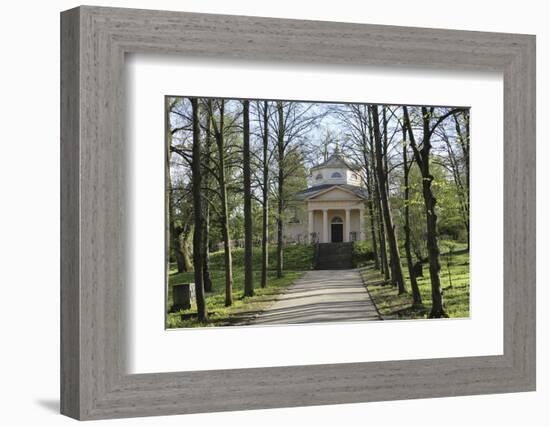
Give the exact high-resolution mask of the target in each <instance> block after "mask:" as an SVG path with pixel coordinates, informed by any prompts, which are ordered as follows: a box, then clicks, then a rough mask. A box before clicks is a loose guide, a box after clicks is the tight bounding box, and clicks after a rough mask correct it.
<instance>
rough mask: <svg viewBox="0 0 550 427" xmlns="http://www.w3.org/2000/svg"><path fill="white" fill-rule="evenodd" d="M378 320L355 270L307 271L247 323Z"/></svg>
mask: <svg viewBox="0 0 550 427" xmlns="http://www.w3.org/2000/svg"><path fill="white" fill-rule="evenodd" d="M361 320H380V317H379V315H378V312H377V310H376V307H375V306H374V303H373V302H372V300H371V298H370V295H369V294H368V292H367V290H366V289H365V286H364V285H363V281H362V279H361V276H360V274H359V272H358V271H357V270H315V271H308V272H307V273H305V274H304V275H303V276H302V277H301V278H300V279H298V280H297V281H296V282H295V283H294V284H293V285H291V286H290V287H289V288H288V289H287V290H286V292H285V293H284V294H282V295H281V296H280V297H279V298H278V299H277V300H276V301H275V302H274V303H273V305H271V307H269V308H267V309H266V310H265V311H263V312H262V313H260V314H259V315H258V316H256V317H255V318H253V319H251V320H250V321H248V322H247V324H250V325H268V324H274V325H275V324H279V325H280V324H302V323H320V322H352V321H361Z"/></svg>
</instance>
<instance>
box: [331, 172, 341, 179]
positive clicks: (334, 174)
mask: <svg viewBox="0 0 550 427" xmlns="http://www.w3.org/2000/svg"><path fill="white" fill-rule="evenodd" d="M331 177H332V178H342V174H341V173H340V172H334V173H333V174H332V175H331Z"/></svg>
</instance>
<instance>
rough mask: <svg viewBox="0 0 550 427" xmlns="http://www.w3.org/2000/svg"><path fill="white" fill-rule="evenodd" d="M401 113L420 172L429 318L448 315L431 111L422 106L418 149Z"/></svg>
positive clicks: (405, 116) (406, 121)
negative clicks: (442, 276)
mask: <svg viewBox="0 0 550 427" xmlns="http://www.w3.org/2000/svg"><path fill="white" fill-rule="evenodd" d="M432 111H433V110H432ZM403 114H404V120H405V123H406V126H407V130H408V133H409V140H410V142H411V147H412V148H413V152H414V157H415V160H416V162H417V164H418V166H419V168H420V172H421V173H422V196H423V198H424V209H425V212H426V246H427V249H428V260H429V264H430V268H429V270H430V281H431V283H432V309H431V311H430V318H440V317H448V316H447V313H445V310H444V309H443V298H442V296H441V281H440V278H439V271H440V270H441V264H440V261H439V246H438V243H437V215H436V212H435V207H436V203H437V200H436V198H435V196H434V194H433V191H432V181H433V176H432V175H431V174H430V150H431V147H432V146H431V141H430V140H431V134H432V132H431V129H430V120H431V112H428V109H427V108H426V107H422V127H423V138H422V149H420V150H419V149H418V147H417V145H416V141H415V138H414V134H413V131H412V126H411V123H410V118H409V113H408V109H407V107H403Z"/></svg>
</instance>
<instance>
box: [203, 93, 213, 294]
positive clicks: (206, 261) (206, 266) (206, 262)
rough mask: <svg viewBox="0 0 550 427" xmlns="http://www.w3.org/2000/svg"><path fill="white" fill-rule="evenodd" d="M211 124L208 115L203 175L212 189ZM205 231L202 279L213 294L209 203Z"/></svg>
mask: <svg viewBox="0 0 550 427" xmlns="http://www.w3.org/2000/svg"><path fill="white" fill-rule="evenodd" d="M208 103H209V106H208V111H210V110H211V109H212V105H211V104H212V100H210V99H209V100H208ZM210 127H211V123H210V114H206V136H205V147H204V151H205V159H204V163H205V165H206V167H205V168H203V174H204V177H203V178H204V187H205V188H207V189H208V188H210V171H209V170H210V167H211V162H210V156H211V149H212V145H211V137H210V131H211V129H210ZM203 209H204V227H203V228H204V230H203V248H202V249H203V261H202V262H203V268H202V277H203V282H204V290H205V292H212V277H211V276H210V250H209V248H210V205H209V203H208V201H206V202H205V203H204V207H203Z"/></svg>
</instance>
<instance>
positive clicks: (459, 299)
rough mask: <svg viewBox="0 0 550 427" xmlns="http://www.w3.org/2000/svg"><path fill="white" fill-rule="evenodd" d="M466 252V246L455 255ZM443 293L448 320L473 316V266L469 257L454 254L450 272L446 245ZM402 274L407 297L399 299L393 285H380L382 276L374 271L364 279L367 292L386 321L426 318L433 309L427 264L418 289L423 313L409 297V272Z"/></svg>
mask: <svg viewBox="0 0 550 427" xmlns="http://www.w3.org/2000/svg"><path fill="white" fill-rule="evenodd" d="M463 249H465V245H463V246H461V245H460V244H456V245H455V247H454V249H453V250H454V251H458V250H463ZM441 251H442V252H443V253H444V254H443V255H441V272H440V278H441V289H442V294H443V306H444V309H445V311H446V312H447V314H448V315H449V317H454V318H460V317H469V315H470V262H469V253H467V252H466V253H460V254H455V255H453V257H452V263H451V265H450V273H451V274H450V277H449V270H448V268H447V255H446V254H445V252H446V251H447V249H446V246H445V245H443V244H442V245H441ZM403 267H404V270H403V272H404V273H405V275H406V280H407V291H408V293H407V294H404V295H397V289H396V287H395V286H393V285H391V284H381V283H383V281H384V278H383V276H381V275H380V273H379V272H378V271H376V270H374V269H373V268H367V269H364V270H363V272H362V275H363V279H364V280H365V283H366V284H367V288H368V290H369V292H370V294H371V296H372V298H373V300H374V302H375V304H376V305H377V307H378V310H379V311H380V314H381V315H382V317H383V318H384V319H417V318H426V317H427V316H428V314H429V312H430V309H431V281H430V274H429V271H428V264H427V263H425V264H423V267H424V271H423V273H424V277H419V278H418V279H417V280H418V286H419V288H420V294H421V295H422V302H423V303H424V310H422V309H420V310H417V309H412V296H411V294H410V292H411V289H410V280H409V276H408V270H407V268H406V267H405V265H404V266H403Z"/></svg>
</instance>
